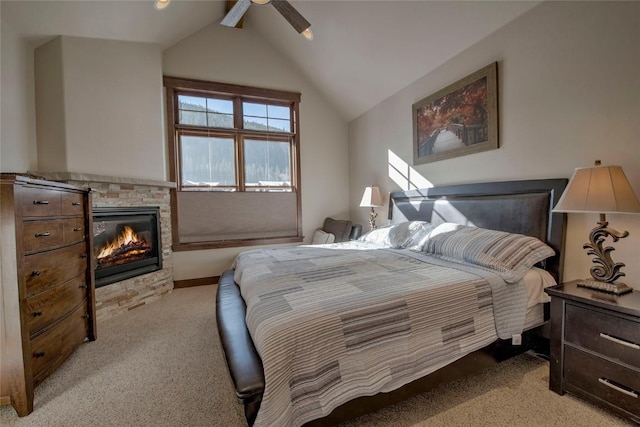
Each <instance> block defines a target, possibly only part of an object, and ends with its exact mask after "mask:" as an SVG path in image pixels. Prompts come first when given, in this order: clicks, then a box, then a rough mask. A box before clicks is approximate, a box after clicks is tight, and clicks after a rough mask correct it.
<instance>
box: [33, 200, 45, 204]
mask: <svg viewBox="0 0 640 427" xmlns="http://www.w3.org/2000/svg"><path fill="white" fill-rule="evenodd" d="M33 204H34V205H48V204H49V201H48V200H34V201H33Z"/></svg>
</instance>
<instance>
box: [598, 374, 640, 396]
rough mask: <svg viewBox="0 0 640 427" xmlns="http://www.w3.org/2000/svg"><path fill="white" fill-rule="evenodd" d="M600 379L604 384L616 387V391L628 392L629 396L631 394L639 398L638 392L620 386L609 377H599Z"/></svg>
mask: <svg viewBox="0 0 640 427" xmlns="http://www.w3.org/2000/svg"><path fill="white" fill-rule="evenodd" d="M598 381H600V382H601V383H602V384H604V385H606V386H607V387H609V388H612V389H614V390H615V391H619V392H620V393H623V394H626V395H627V396H631V397H634V398H636V399H637V398H638V393H636V392H635V391H633V390H631V389H627V387H624V386H620V385H618V384H616V383H614V382H613V381H611V380H610V379H608V378H602V377H600V378H598Z"/></svg>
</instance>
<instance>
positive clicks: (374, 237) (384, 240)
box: [358, 225, 393, 247]
mask: <svg viewBox="0 0 640 427" xmlns="http://www.w3.org/2000/svg"><path fill="white" fill-rule="evenodd" d="M392 227H393V225H383V226H382V227H378V228H375V229H373V230H371V231H369V232H367V233H365V234H363V235H362V236H360V237H359V238H358V240H360V241H361V242H367V243H375V244H377V245H382V246H386V247H391V241H390V240H389V233H390V232H391V228H392Z"/></svg>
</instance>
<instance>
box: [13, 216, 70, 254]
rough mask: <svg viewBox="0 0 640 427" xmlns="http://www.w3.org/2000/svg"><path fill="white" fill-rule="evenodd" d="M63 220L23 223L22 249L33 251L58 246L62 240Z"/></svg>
mask: <svg viewBox="0 0 640 427" xmlns="http://www.w3.org/2000/svg"><path fill="white" fill-rule="evenodd" d="M63 226H64V221H62V220H49V221H29V222H25V223H24V237H23V238H24V250H25V252H33V251H37V250H42V249H48V248H53V247H55V246H60V245H61V244H62V243H63V242H64V234H63V231H62V229H63Z"/></svg>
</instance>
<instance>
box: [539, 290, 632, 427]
mask: <svg viewBox="0 0 640 427" xmlns="http://www.w3.org/2000/svg"><path fill="white" fill-rule="evenodd" d="M545 292H546V293H547V294H549V295H550V296H551V333H550V346H551V358H550V373H549V388H550V389H551V390H552V391H554V392H556V393H558V394H560V395H562V394H564V393H565V392H568V393H571V394H573V395H575V396H578V397H580V398H582V399H584V400H587V401H589V402H591V403H594V404H596V405H599V406H602V407H606V408H609V409H611V410H613V411H615V412H617V413H618V414H620V415H622V416H624V417H626V418H629V419H631V420H632V421H634V422H636V423H640V289H636V290H634V292H632V293H630V294H626V295H623V296H615V295H613V294H608V293H604V292H599V291H594V290H591V289H587V288H582V287H579V286H578V282H577V281H573V282H568V283H563V284H561V285H557V286H554V287H551V288H547V289H546V290H545Z"/></svg>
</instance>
